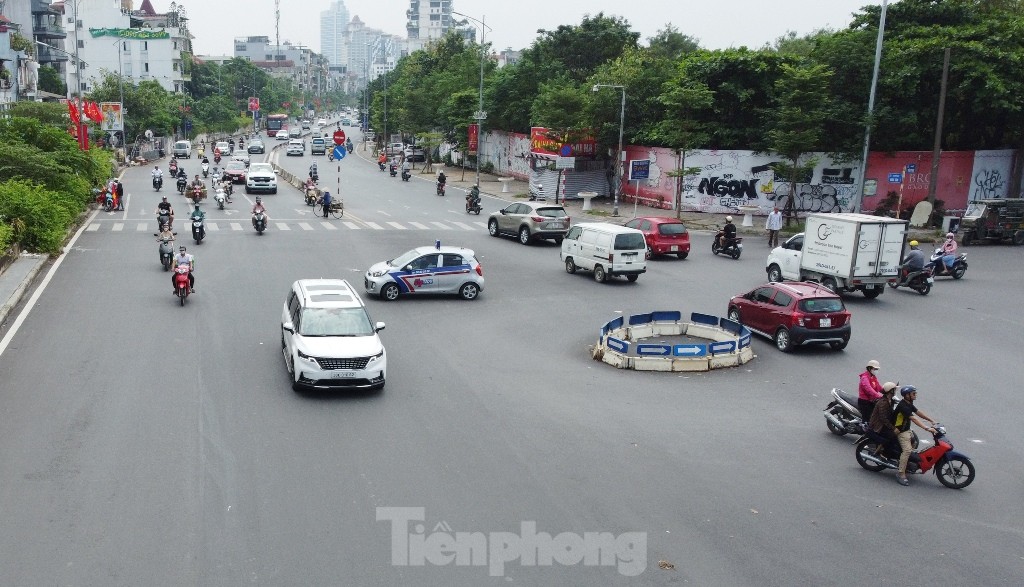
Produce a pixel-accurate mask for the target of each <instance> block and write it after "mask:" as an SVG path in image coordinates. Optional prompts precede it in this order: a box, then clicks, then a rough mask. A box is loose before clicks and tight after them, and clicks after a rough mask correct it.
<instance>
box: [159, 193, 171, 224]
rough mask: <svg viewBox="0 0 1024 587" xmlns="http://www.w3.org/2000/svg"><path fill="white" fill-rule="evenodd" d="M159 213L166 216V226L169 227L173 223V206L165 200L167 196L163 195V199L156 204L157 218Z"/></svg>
mask: <svg viewBox="0 0 1024 587" xmlns="http://www.w3.org/2000/svg"><path fill="white" fill-rule="evenodd" d="M161 215H166V216H167V228H170V227H171V225H173V224H174V208H172V207H171V203H170V202H168V201H167V196H164V197H163V200H162V201H161V202H160V203H159V204H157V205H156V216H157V218H159V217H160V216H161Z"/></svg>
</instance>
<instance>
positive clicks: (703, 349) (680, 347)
mask: <svg viewBox="0 0 1024 587" xmlns="http://www.w3.org/2000/svg"><path fill="white" fill-rule="evenodd" d="M672 352H673V354H675V355H676V356H677V357H703V356H704V355H706V354H708V346H707V345H705V344H677V345H676V346H675V347H673V349H672Z"/></svg>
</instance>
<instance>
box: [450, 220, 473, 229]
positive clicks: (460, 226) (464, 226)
mask: <svg viewBox="0 0 1024 587" xmlns="http://www.w3.org/2000/svg"><path fill="white" fill-rule="evenodd" d="M452 224H454V225H455V226H458V227H459V228H461V229H462V230H476V229H475V228H473V227H472V226H470V225H468V224H464V223H462V222H454V221H453V222H452Z"/></svg>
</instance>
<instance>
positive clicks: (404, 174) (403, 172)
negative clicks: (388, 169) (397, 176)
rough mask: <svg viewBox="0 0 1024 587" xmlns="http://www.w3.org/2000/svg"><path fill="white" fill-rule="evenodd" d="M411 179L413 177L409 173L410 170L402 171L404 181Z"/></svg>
mask: <svg viewBox="0 0 1024 587" xmlns="http://www.w3.org/2000/svg"><path fill="white" fill-rule="evenodd" d="M410 177H412V174H411V173H409V170H408V169H403V170H402V181H409V178H410Z"/></svg>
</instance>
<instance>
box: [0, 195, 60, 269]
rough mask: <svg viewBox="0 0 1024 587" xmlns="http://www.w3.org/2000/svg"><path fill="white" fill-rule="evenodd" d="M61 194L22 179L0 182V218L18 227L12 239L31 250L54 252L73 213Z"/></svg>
mask: <svg viewBox="0 0 1024 587" xmlns="http://www.w3.org/2000/svg"><path fill="white" fill-rule="evenodd" d="M59 196H60V194H58V193H55V192H51V191H49V190H47V189H45V188H43V187H42V186H39V185H37V184H34V183H32V182H29V181H24V180H10V181H6V182H4V183H0V218H4V219H5V220H6V221H7V222H10V223H11V225H12V226H14V227H16V228H17V227H21V230H17V231H16V232H15V237H16V238H17V239H18V241H20V243H21V246H22V247H24V248H26V249H28V250H32V251H40V252H45V253H56V252H58V251H59V250H60V247H61V244H62V243H63V242H64V236H65V232H66V230H67V227H68V226H70V224H71V222H72V221H73V220H74V217H75V216H74V214H73V213H72V211H71V210H69V209H68V208H67V207H65V206H64V205H62V204H63V203H64V201H63V199H62V198H60V197H59Z"/></svg>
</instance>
